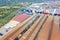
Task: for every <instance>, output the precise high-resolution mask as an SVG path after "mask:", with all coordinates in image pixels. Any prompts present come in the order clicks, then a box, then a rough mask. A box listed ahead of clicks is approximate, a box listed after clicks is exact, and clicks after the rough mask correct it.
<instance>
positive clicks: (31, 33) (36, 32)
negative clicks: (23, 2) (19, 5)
mask: <svg viewBox="0 0 60 40" xmlns="http://www.w3.org/2000/svg"><path fill="white" fill-rule="evenodd" d="M51 3H52V4H51ZM51 3H49V2H47V3H46V2H44V3H34V4H32V5H30V6H29V7H27V8H24V9H23V10H21V12H19V13H17V14H16V15H15V16H14V17H13V18H12V19H11V20H10V21H9V22H8V23H6V24H5V25H4V26H3V27H1V28H0V40H60V6H59V5H60V4H59V5H58V3H59V2H51ZM56 5H57V6H56ZM0 16H1V15H0ZM2 29H3V30H2Z"/></svg>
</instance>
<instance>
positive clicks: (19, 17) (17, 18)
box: [13, 14, 29, 22]
mask: <svg viewBox="0 0 60 40" xmlns="http://www.w3.org/2000/svg"><path fill="white" fill-rule="evenodd" d="M28 17H29V16H28V15H26V14H20V15H18V16H15V17H14V19H13V20H15V21H18V22H23V21H24V20H26V19H27V18H28Z"/></svg>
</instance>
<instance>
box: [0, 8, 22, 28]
mask: <svg viewBox="0 0 60 40" xmlns="http://www.w3.org/2000/svg"><path fill="white" fill-rule="evenodd" d="M21 10H22V8H9V9H7V8H0V27H2V26H3V25H4V24H6V23H8V22H9V21H10V20H11V19H12V18H13V17H14V16H15V15H16V14H17V13H18V12H19V11H21Z"/></svg>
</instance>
